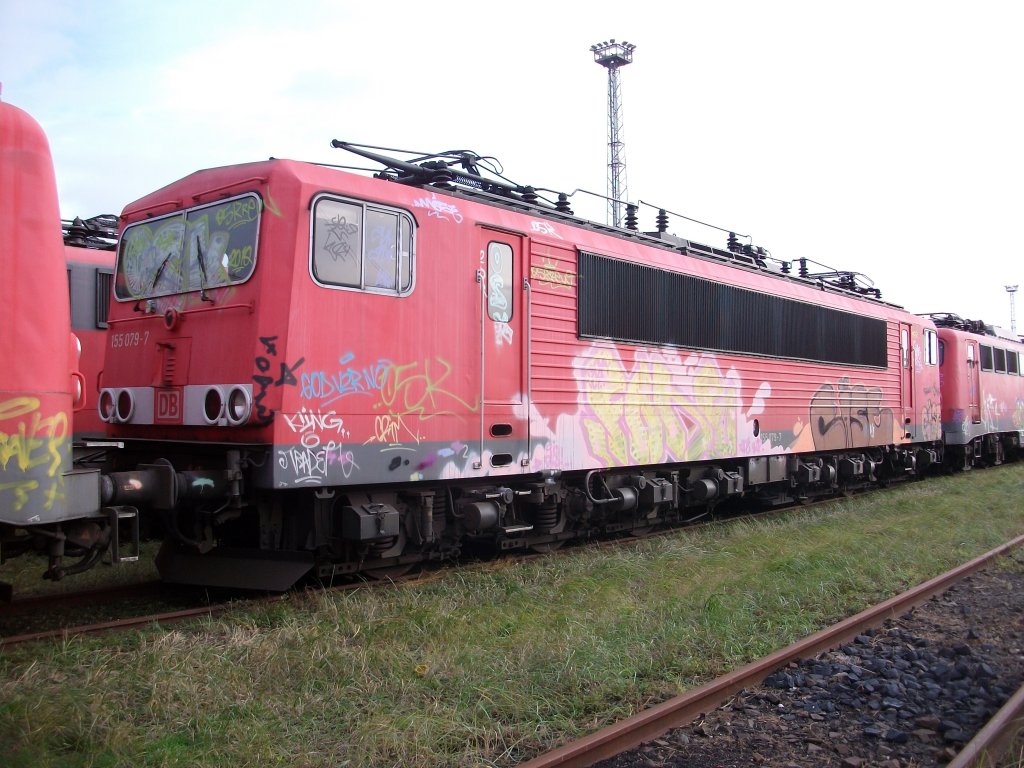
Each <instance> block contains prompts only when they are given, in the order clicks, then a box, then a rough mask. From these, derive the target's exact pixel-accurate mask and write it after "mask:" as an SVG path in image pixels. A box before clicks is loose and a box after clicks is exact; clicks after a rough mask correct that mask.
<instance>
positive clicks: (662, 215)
mask: <svg viewBox="0 0 1024 768" xmlns="http://www.w3.org/2000/svg"><path fill="white" fill-rule="evenodd" d="M655 221H657V223H658V231H659V232H667V231H668V213H667V212H666V211H665V209H664V208H660V209H659V210H658V216H657V218H656V219H655Z"/></svg>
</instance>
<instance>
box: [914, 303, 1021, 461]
mask: <svg viewBox="0 0 1024 768" xmlns="http://www.w3.org/2000/svg"><path fill="white" fill-rule="evenodd" d="M930 317H931V318H932V319H933V320H934V321H935V324H936V325H937V326H938V327H939V344H940V360H941V362H940V367H939V372H940V376H941V381H942V432H943V439H944V441H945V445H946V454H947V462H948V463H949V464H951V465H952V466H954V467H958V468H963V469H969V468H970V467H971V466H972V465H973V464H975V463H984V464H1000V463H1002V461H1003V459H1004V458H1005V457H1007V456H1011V455H1016V454H1017V452H1018V451H1019V450H1020V447H1021V442H1022V440H1024V344H1022V343H1021V340H1020V339H1019V338H1014V337H1013V336H1012V335H1011V334H1008V333H1006V332H1004V331H999V330H997V329H995V328H993V327H992V326H988V325H985V324H984V323H982V322H980V321H977V320H964V319H962V318H961V317H959V316H957V315H954V314H949V313H935V314H932V315H930Z"/></svg>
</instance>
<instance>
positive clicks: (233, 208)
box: [114, 194, 262, 301]
mask: <svg viewBox="0 0 1024 768" xmlns="http://www.w3.org/2000/svg"><path fill="white" fill-rule="evenodd" d="M261 208H262V206H261V203H260V199H259V197H257V196H256V195H254V194H248V195H243V196H241V197H235V198H232V199H230V200H224V201H221V202H218V203H214V204H212V205H203V206H198V207H195V208H190V209H188V210H186V211H179V212H178V213H174V214H171V215H169V216H161V217H160V218H154V219H147V220H145V221H140V222H138V223H136V224H132V225H131V226H129V227H127V228H126V229H125V231H124V233H123V234H122V235H121V244H120V248H119V250H118V258H117V275H116V279H115V281H114V295H115V297H116V298H118V299H119V300H121V301H132V300H136V299H150V298H154V297H157V296H168V295H171V294H177V293H187V292H189V291H204V290H206V289H208V288H217V287H220V286H225V285H234V284H236V283H242V282H245V281H246V280H248V279H249V276H250V275H252V271H253V269H254V268H255V266H256V243H257V239H258V235H259V226H260V211H261Z"/></svg>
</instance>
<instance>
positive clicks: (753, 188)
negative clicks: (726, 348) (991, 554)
mask: <svg viewBox="0 0 1024 768" xmlns="http://www.w3.org/2000/svg"><path fill="white" fill-rule="evenodd" d="M1022 7H1024V6H1022V5H1021V4H1020V3H1018V2H1012V1H1011V0H1005V1H1004V2H994V1H992V0H980V1H979V0H975V1H974V2H971V3H967V2H960V3H952V2H944V1H943V0H931V1H930V2H921V1H919V0H908V1H906V2H900V1H899V0H889V2H876V1H874V0H865V1H862V2H859V3H856V4H851V3H833V2H822V1H820V0H819V1H817V2H810V1H808V2H802V1H801V2H798V1H796V0H792V1H790V0H773V1H767V0H751V1H743V0H735V1H730V0H719V1H717V2H708V1H706V0H705V1H703V2H689V1H686V0H684V1H682V2H675V3H664V2H657V3H655V2H647V0H632V1H631V2H621V1H619V2H605V1H604V0H589V1H588V2H579V3H577V2H558V1H557V0H548V1H547V2H533V1H532V0H520V1H519V2H483V1H481V2H463V1H461V0H454V1H453V2H447V3H444V2H440V3H424V2H388V0H378V2H369V3H367V2H358V3H356V2H344V1H343V0H333V1H328V0H323V1H320V0H309V1H306V0H292V1H291V2H287V3H286V2H277V1H266V0H244V1H243V0H215V1H213V2H206V1H205V0H204V1H203V2H199V1H198V0H176V1H175V2H165V3H155V2H153V3H151V2H142V1H138V2H134V1H131V0H92V1H90V2H86V0H80V1H79V2H71V1H70V0H0V82H2V92H0V98H3V100H5V101H7V102H10V103H12V104H15V105H17V106H19V107H21V108H23V109H25V110H27V111H28V112H30V113H31V114H32V115H33V116H34V117H35V118H36V119H37V120H38V121H39V122H40V123H41V124H42V125H43V128H44V129H45V130H46V131H47V134H48V136H49V139H50V143H51V147H52V149H53V152H54V157H55V163H56V171H57V181H58V186H59V190H60V198H61V208H62V215H63V216H64V217H73V216H75V215H80V216H82V217H89V216H94V215H97V214H100V213H118V212H120V210H121V209H122V208H123V207H124V206H125V205H126V204H127V203H129V202H131V201H132V200H135V199H137V198H138V197H141V196H142V195H144V194H147V193H148V192H150V191H152V190H154V189H156V188H158V187H161V186H163V185H165V184H167V183H169V182H171V181H173V180H174V179H176V178H178V177H181V176H184V175H186V174H188V173H191V172H192V171H194V170H198V169H200V168H206V167H211V166H218V165H227V164H230V163H236V162H246V161H250V160H258V159H263V158H266V157H270V156H274V157H291V158H296V159H305V160H313V161H320V162H350V160H349V159H348V158H346V157H345V156H344V155H342V153H340V152H339V151H338V150H333V149H331V148H330V146H329V145H330V141H331V139H334V138H340V139H344V140H350V141H356V142H365V143H370V144H378V145H383V146H390V147H401V148H409V149H414V150H417V151H423V152H428V151H440V150H446V149H472V150H474V151H477V152H479V153H481V154H485V155H494V156H496V157H498V158H499V159H500V160H501V162H502V164H503V166H504V169H505V172H506V175H507V176H509V177H510V178H511V179H513V180H514V181H516V182H519V183H523V184H532V185H534V186H538V187H548V188H554V189H559V190H565V191H567V192H571V191H572V190H574V189H576V188H583V189H589V190H593V191H595V192H600V193H603V192H605V190H606V185H607V183H606V179H607V141H608V138H607V122H608V121H607V73H606V70H604V69H603V68H601V67H600V66H599V65H598V64H596V63H595V62H594V59H593V54H592V53H591V52H590V46H591V45H592V44H594V43H598V42H601V41H603V40H607V39H609V38H612V37H614V38H616V39H617V40H628V41H629V42H631V43H634V44H635V45H636V46H637V48H636V51H635V54H634V61H633V63H632V64H630V65H628V66H627V67H625V68H623V69H622V70H621V82H622V106H623V117H624V131H623V134H622V138H623V140H624V142H625V158H626V177H627V189H628V196H629V198H630V199H631V200H642V201H644V202H647V203H651V204H653V205H655V206H658V207H664V208H667V209H668V210H670V211H673V212H676V213H680V214H684V215H686V216H690V217H693V218H696V219H699V220H702V221H707V222H710V223H713V224H716V225H718V226H721V227H725V228H731V229H734V230H735V231H737V232H739V233H741V234H749V235H750V236H751V237H752V239H753V242H754V243H755V244H757V245H761V246H764V247H766V248H767V249H768V250H769V251H771V253H772V255H773V256H775V257H777V258H781V259H789V260H795V259H797V258H800V257H808V258H811V259H815V260H817V261H819V262H823V263H824V264H827V265H829V266H831V267H835V268H837V269H850V270H855V271H859V272H863V273H866V274H867V275H868V276H870V277H871V278H872V279H873V280H874V282H875V284H876V285H877V286H878V287H880V288H881V290H882V293H883V297H884V298H887V299H888V300H890V301H893V302H896V303H898V304H901V305H903V306H905V307H907V308H908V309H910V310H911V311H914V312H930V311H949V312H955V313H957V314H960V315H963V316H965V317H971V318H981V319H984V320H986V321H987V322H990V323H995V324H997V325H1001V326H1004V327H1006V328H1009V325H1010V297H1009V294H1008V293H1007V291H1006V289H1005V286H1007V285H1013V284H1020V285H1021V288H1022V289H1024V244H1022V243H1021V240H1020V237H1019V233H1018V225H1019V223H1020V221H1021V211H1022V208H1024V206H1022V203H1024V192H1022V189H1024V187H1022V179H1024V149H1022V141H1024V117H1022V115H1024V106H1022V104H1021V98H1022V88H1021V78H1022V74H1024V52H1022V51H1024V49H1022V45H1021V33H1022V29H1024V27H1022V20H1024V10H1020V9H1021V8H1022ZM574 207H575V208H576V210H577V212H583V213H586V214H588V215H591V216H593V217H595V218H599V219H601V220H603V217H604V207H603V206H595V205H594V204H593V203H585V202H584V201H582V200H580V199H579V196H577V198H574ZM642 215H643V218H642V219H641V228H643V229H653V228H654V221H653V211H651V210H649V209H648V210H645V211H643V214H642ZM670 231H673V232H674V233H675V234H678V235H680V236H682V237H688V238H690V239H693V240H698V241H701V242H707V243H710V244H713V245H718V246H722V245H724V235H723V234H721V233H719V232H716V231H714V230H707V229H703V228H700V227H696V226H694V225H691V224H689V223H687V222H685V221H682V220H673V222H672V224H671V226H670ZM1018 309H1019V312H1018V315H1019V317H1018V324H1017V328H1018V332H1024V297H1022V298H1021V299H1020V301H1019V302H1018Z"/></svg>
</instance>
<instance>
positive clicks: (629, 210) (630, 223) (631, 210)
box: [626, 203, 637, 232]
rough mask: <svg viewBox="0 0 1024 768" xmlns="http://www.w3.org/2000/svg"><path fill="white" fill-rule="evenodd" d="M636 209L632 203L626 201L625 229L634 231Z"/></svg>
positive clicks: (635, 228) (635, 226) (635, 227)
mask: <svg viewBox="0 0 1024 768" xmlns="http://www.w3.org/2000/svg"><path fill="white" fill-rule="evenodd" d="M636 211H637V208H636V206H635V205H633V204H632V203H626V229H629V230H632V231H633V232H636V230H637V224H636Z"/></svg>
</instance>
